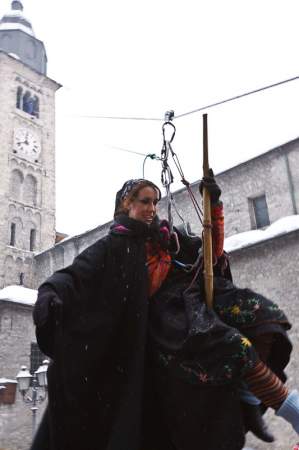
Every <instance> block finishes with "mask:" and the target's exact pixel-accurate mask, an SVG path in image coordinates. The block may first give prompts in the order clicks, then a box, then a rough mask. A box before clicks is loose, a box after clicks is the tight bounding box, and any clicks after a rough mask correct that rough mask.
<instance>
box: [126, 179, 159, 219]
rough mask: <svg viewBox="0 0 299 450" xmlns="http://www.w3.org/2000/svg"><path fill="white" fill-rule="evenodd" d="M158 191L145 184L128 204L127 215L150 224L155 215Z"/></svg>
mask: <svg viewBox="0 0 299 450" xmlns="http://www.w3.org/2000/svg"><path fill="white" fill-rule="evenodd" d="M157 203H158V193H157V191H156V189H154V188H152V187H149V186H146V187H144V188H142V189H140V191H139V192H138V194H137V197H136V198H134V199H133V200H132V201H131V202H130V203H129V205H128V209H129V217H131V219H135V220H139V221H140V222H144V223H146V224H147V225H150V224H151V223H152V221H153V219H154V217H155V215H156V207H157Z"/></svg>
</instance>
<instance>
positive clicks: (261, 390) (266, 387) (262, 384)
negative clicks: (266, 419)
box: [244, 361, 288, 410]
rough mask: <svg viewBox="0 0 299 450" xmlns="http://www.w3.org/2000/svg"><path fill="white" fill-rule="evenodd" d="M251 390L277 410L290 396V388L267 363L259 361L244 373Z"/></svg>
mask: <svg viewBox="0 0 299 450" xmlns="http://www.w3.org/2000/svg"><path fill="white" fill-rule="evenodd" d="M244 380H245V382H246V383H247V385H248V388H249V390H250V391H251V392H252V393H253V394H254V395H255V396H256V397H258V398H259V399H260V400H261V401H262V403H263V404H264V405H265V406H268V407H271V408H273V409H275V410H277V409H278V408H279V407H280V406H281V404H282V403H283V402H284V401H285V399H286V398H287V396H288V389H287V388H286V387H285V386H284V385H283V383H282V382H281V380H280V379H279V378H278V377H277V376H276V375H275V373H273V372H272V370H270V369H269V368H268V367H267V366H266V364H264V363H263V362H262V361H259V362H258V363H257V364H256V365H255V366H254V367H253V368H252V369H250V370H248V372H247V373H246V374H245V375H244Z"/></svg>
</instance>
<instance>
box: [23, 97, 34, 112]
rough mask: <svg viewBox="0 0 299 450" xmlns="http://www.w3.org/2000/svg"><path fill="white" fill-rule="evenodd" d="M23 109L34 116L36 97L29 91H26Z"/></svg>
mask: <svg viewBox="0 0 299 450" xmlns="http://www.w3.org/2000/svg"><path fill="white" fill-rule="evenodd" d="M23 111H25V112H26V113H28V114H30V115H31V116H33V111H34V99H33V97H31V94H30V92H29V91H26V93H25V95H24V97H23Z"/></svg>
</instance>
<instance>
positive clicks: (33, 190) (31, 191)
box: [23, 175, 37, 206]
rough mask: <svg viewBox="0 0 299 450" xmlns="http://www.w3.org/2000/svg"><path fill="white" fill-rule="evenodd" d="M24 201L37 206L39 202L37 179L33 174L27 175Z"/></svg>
mask: <svg viewBox="0 0 299 450" xmlns="http://www.w3.org/2000/svg"><path fill="white" fill-rule="evenodd" d="M23 201H24V203H26V204H27V205H32V206H36V203H37V181H36V178H34V177H33V176H32V175H27V176H26V178H25V181H24V187H23Z"/></svg>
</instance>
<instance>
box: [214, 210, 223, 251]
mask: <svg viewBox="0 0 299 450" xmlns="http://www.w3.org/2000/svg"><path fill="white" fill-rule="evenodd" d="M211 218H212V237H213V254H214V256H215V257H216V258H219V257H220V256H221V255H222V254H223V245H224V214H223V204H222V202H218V203H216V204H215V205H213V204H212V209H211Z"/></svg>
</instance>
